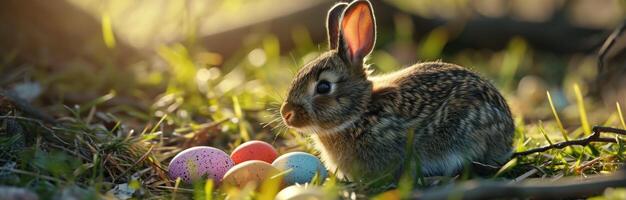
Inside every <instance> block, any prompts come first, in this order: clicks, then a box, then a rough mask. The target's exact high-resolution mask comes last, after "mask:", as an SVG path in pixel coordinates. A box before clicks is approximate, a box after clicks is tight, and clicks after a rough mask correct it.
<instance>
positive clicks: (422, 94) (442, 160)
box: [281, 0, 514, 180]
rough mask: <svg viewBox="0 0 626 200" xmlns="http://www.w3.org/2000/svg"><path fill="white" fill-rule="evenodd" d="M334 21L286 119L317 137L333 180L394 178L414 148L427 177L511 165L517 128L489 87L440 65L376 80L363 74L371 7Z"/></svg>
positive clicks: (335, 14) (338, 9)
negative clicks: (326, 45)
mask: <svg viewBox="0 0 626 200" xmlns="http://www.w3.org/2000/svg"><path fill="white" fill-rule="evenodd" d="M327 20H328V21H327V29H328V37H329V42H330V51H328V52H326V53H324V54H322V55H321V56H320V57H319V58H317V59H316V60H313V61H312V62H310V63H308V64H306V65H305V66H304V67H303V68H302V69H300V70H299V72H298V74H297V75H296V77H295V79H294V80H293V82H292V84H291V87H290V89H289V96H288V97H287V99H286V101H285V102H284V103H283V105H282V107H281V115H282V117H283V121H284V123H285V124H286V125H288V126H289V127H291V128H294V129H296V130H298V131H299V132H310V133H313V134H312V139H313V141H314V142H315V145H316V148H317V149H318V150H319V151H320V154H321V158H322V160H323V161H324V163H325V165H326V167H327V168H328V169H329V170H331V171H332V170H337V171H336V174H337V175H338V176H344V177H345V178H348V179H350V180H357V179H361V178H364V177H363V176H364V175H365V176H367V177H372V176H374V175H381V173H384V172H385V171H388V170H396V172H397V171H399V169H400V168H394V167H397V166H399V164H401V163H403V161H405V160H407V159H413V158H409V157H408V156H409V155H408V153H407V152H405V147H406V146H407V143H412V146H413V150H412V151H413V152H415V153H413V154H412V155H413V156H417V158H419V161H420V167H421V170H422V174H424V175H426V176H433V175H452V174H454V173H458V172H459V171H460V170H461V169H462V168H463V165H464V164H465V163H469V162H480V163H483V164H489V165H501V164H503V163H504V162H506V161H507V159H508V158H509V157H510V155H511V153H512V141H513V134H514V124H513V120H512V119H511V112H510V111H509V108H508V106H507V104H506V101H505V100H504V98H503V97H502V95H500V93H499V92H498V91H497V90H496V88H495V87H494V86H493V85H492V84H491V83H490V82H489V81H486V80H484V79H483V78H481V77H480V76H479V75H477V74H476V73H474V72H471V71H469V70H467V69H465V68H463V67H460V66H457V65H454V64H449V63H443V62H427V63H419V64H416V65H413V66H410V67H407V68H405V69H403V70H399V71H396V72H393V73H390V74H384V75H378V76H371V75H369V73H368V70H367V66H366V65H364V58H365V57H366V56H367V55H368V54H369V53H370V52H371V51H372V48H373V47H374V42H375V39H376V27H375V26H376V25H375V24H376V23H375V19H374V13H373V10H372V7H371V4H370V3H369V2H368V1H363V0H361V1H355V2H352V3H350V4H346V3H339V4H337V5H335V6H334V7H332V8H331V9H330V11H329V12H328V19H327ZM410 130H413V133H414V139H413V141H407V140H408V138H407V137H408V135H409V132H410Z"/></svg>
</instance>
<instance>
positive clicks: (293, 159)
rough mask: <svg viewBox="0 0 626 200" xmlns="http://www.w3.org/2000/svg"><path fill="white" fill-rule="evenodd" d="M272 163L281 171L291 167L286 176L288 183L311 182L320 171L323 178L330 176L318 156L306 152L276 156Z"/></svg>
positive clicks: (285, 180) (285, 181)
mask: <svg viewBox="0 0 626 200" xmlns="http://www.w3.org/2000/svg"><path fill="white" fill-rule="evenodd" d="M272 165H273V166H274V167H276V168H277V169H279V170H280V171H285V170H289V169H291V171H290V172H288V173H287V174H285V177H284V183H285V184H287V185H292V184H295V183H300V184H304V183H308V182H311V181H312V180H313V177H314V176H315V174H316V173H319V175H320V176H321V178H322V180H324V179H326V177H327V176H328V172H326V168H324V165H323V164H322V162H321V161H320V160H319V159H317V157H315V156H313V155H311V154H308V153H304V152H291V153H287V154H284V155H282V156H280V157H278V158H276V160H274V162H273V163H272Z"/></svg>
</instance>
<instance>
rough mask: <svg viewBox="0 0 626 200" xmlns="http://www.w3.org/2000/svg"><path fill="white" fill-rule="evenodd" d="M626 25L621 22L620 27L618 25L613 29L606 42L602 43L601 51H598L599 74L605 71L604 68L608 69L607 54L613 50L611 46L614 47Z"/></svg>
mask: <svg viewBox="0 0 626 200" xmlns="http://www.w3.org/2000/svg"><path fill="white" fill-rule="evenodd" d="M625 25H626V24H621V25H620V26H619V27H617V28H616V29H615V30H614V31H613V33H611V35H609V37H608V38H607V39H606V41H604V44H602V48H600V51H599V52H598V73H599V74H601V73H602V72H604V70H606V63H605V62H606V56H607V54H608V53H609V51H610V50H611V48H613V45H614V44H615V42H616V41H617V38H618V36H619V35H621V34H622V32H624V29H626V26H625Z"/></svg>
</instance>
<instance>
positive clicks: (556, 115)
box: [546, 91, 569, 141]
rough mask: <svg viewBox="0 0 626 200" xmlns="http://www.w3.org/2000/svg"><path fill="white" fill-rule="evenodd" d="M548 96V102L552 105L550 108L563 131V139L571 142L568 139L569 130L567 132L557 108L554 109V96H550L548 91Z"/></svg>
mask: <svg viewBox="0 0 626 200" xmlns="http://www.w3.org/2000/svg"><path fill="white" fill-rule="evenodd" d="M546 95H548V102H549V103H550V108H551V109H552V115H554V119H556V124H557V125H558V126H559V129H560V130H561V134H563V138H564V139H565V141H569V138H568V137H567V130H565V127H564V126H563V123H562V122H561V118H560V117H559V114H558V113H557V112H556V107H554V103H553V102H552V96H550V91H546Z"/></svg>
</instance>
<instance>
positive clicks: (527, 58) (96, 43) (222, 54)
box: [0, 0, 626, 194]
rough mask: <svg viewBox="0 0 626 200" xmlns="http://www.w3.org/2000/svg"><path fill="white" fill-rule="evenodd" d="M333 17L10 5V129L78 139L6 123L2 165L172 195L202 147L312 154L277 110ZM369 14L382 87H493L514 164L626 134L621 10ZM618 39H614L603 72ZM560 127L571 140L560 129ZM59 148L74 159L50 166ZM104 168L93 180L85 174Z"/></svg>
mask: <svg viewBox="0 0 626 200" xmlns="http://www.w3.org/2000/svg"><path fill="white" fill-rule="evenodd" d="M336 2H337V1H332V0H291V1H280V0H254V1H250V0H228V1H227V0H134V1H128V0H56V1H43V0H3V1H0V114H2V116H5V115H16V116H26V117H29V118H28V119H30V118H33V119H38V120H42V121H44V122H46V123H53V122H54V121H55V120H57V122H62V126H61V125H59V126H60V127H62V128H58V127H54V128H55V129H54V132H55V133H57V134H58V135H62V136H67V138H65V137H63V139H58V138H51V137H50V134H49V133H48V132H46V130H43V129H34V130H35V131H23V130H33V128H32V126H34V127H38V126H39V125H38V124H36V123H22V124H20V125H15V123H13V125H11V123H12V122H11V121H10V120H7V122H3V123H2V124H1V125H2V126H0V165H2V166H5V167H6V166H13V167H15V166H17V168H16V169H20V170H24V171H35V172H42V173H44V172H45V173H44V174H49V175H51V176H53V177H58V176H70V177H72V176H76V177H79V178H77V180H79V181H78V182H79V183H81V184H84V185H86V186H88V187H93V188H95V189H94V190H95V191H102V190H109V189H111V188H113V186H115V184H118V183H125V182H129V183H133V182H132V180H134V179H132V178H131V177H130V174H131V173H127V172H135V171H137V170H141V169H144V168H147V170H151V171H150V172H149V173H146V174H139V175H138V177H141V179H142V180H143V181H144V182H142V184H144V185H148V186H146V187H149V188H150V189H151V191H153V192H154V191H160V190H165V191H169V190H167V187H171V186H172V184H171V182H172V181H168V179H167V177H165V176H164V175H163V167H159V166H161V164H163V163H166V162H167V161H168V160H169V159H171V157H172V156H174V155H175V154H176V153H177V152H179V151H181V150H182V149H185V148H187V147H190V146H197V145H210V146H214V147H218V148H221V149H223V150H225V151H226V152H229V150H232V148H233V147H235V146H237V145H239V144H240V143H241V142H243V141H247V140H251V139H260V140H264V141H268V142H271V143H272V144H273V145H274V146H276V147H277V148H278V149H279V152H281V153H284V152H287V151H292V150H294V149H299V150H306V151H309V152H311V151H312V148H311V146H310V143H308V142H307V140H306V137H305V136H303V135H301V134H297V133H294V132H293V131H289V130H287V129H285V128H284V127H282V126H281V125H280V118H279V115H278V111H277V108H278V107H279V105H280V103H281V102H282V99H283V97H284V95H285V93H286V89H287V87H288V86H289V84H290V82H291V79H292V77H293V75H294V73H295V72H297V70H298V69H299V68H300V67H301V66H302V65H304V64H305V63H307V62H309V61H310V60H312V59H314V58H315V57H316V56H318V55H319V54H320V53H322V52H324V51H326V50H327V46H328V45H327V43H326V30H325V27H324V26H325V20H326V12H327V10H328V9H329V8H330V7H331V6H332V5H333V4H335V3H336ZM372 4H373V6H374V11H375V15H376V17H377V24H378V27H377V28H378V39H377V43H376V47H375V50H374V52H373V53H372V54H371V56H370V57H371V59H370V60H369V63H371V64H373V66H374V69H375V70H376V71H375V72H374V74H382V73H385V72H390V71H394V70H398V69H401V68H403V67H406V66H410V65H412V64H414V63H417V62H422V61H433V60H442V61H444V62H450V63H455V64H459V65H462V66H465V67H468V68H471V69H472V70H474V71H477V72H479V73H481V74H482V75H483V76H485V77H486V78H488V79H490V80H492V81H493V83H494V84H495V85H496V86H497V87H498V88H499V89H500V90H501V91H502V93H503V94H504V96H505V97H506V99H507V101H508V103H509V104H510V106H511V108H512V110H513V114H514V117H515V118H516V123H517V125H518V137H517V138H519V139H518V141H516V146H518V149H517V150H523V146H525V145H526V144H529V141H530V140H526V139H525V138H526V137H529V138H534V139H537V140H536V141H537V142H534V143H532V142H531V144H532V145H531V146H538V145H540V144H544V143H545V141H544V137H545V138H547V137H548V136H546V133H547V135H551V137H553V138H554V137H559V138H561V133H563V134H564V135H563V137H565V134H571V135H570V137H572V138H574V137H577V136H580V135H581V134H583V133H586V134H590V130H589V126H590V124H591V125H595V124H604V125H610V126H616V127H618V126H619V125H620V123H619V117H618V115H617V114H616V113H617V111H616V110H617V109H616V107H617V106H616V102H620V104H621V105H622V107H623V106H624V105H626V79H624V78H622V77H624V76H625V75H626V52H625V51H623V49H625V48H626V39H625V38H626V36H623V33H622V32H623V31H622V30H621V29H619V27H621V26H622V24H623V23H624V19H625V18H624V17H625V14H626V13H625V12H626V3H625V2H624V1H620V0H509V1H507V0H436V1H435V0H432V1H431V0H415V1H414V0H410V1H409V0H372ZM614 30H617V31H614ZM612 33H614V34H613V36H614V37H613V38H614V39H615V40H613V43H611V45H608V46H610V47H611V48H607V49H608V50H607V51H605V54H604V55H605V56H604V57H603V59H599V57H598V52H599V51H600V49H601V48H602V47H603V44H604V43H605V40H606V39H607V38H608V37H609V36H610V35H611V34H612ZM547 92H549V94H550V97H551V99H549V98H548V94H547ZM577 94H579V95H577ZM7 98H8V99H9V101H7ZM549 100H552V105H554V109H555V110H554V113H553V110H552V109H551V107H550V101H549ZM7 102H13V103H7ZM7 105H8V106H7ZM16 110H17V111H16ZM16 113H17V114H16ZM556 113H558V114H559V115H560V119H561V120H562V121H563V126H564V127H560V126H561V125H560V123H556V122H554V119H555V118H554V115H555V114H556ZM542 121H545V125H546V127H545V133H544V127H543V124H544V123H542ZM9 122H11V123H9ZM538 122H539V123H538ZM7 123H8V125H7ZM622 123H623V122H622ZM41 126H43V125H41ZM624 126H625V127H626V124H625V125H624ZM12 127H13V128H12ZM16 127H18V128H19V129H17V128H16ZM22 128H23V129H22ZM559 129H560V131H559ZM139 130H143V131H142V132H141V134H137V133H139V132H140V131H139ZM149 130H151V131H149ZM20 131H22V132H20ZM37 131H38V132H37ZM134 131H136V132H134ZM539 132H541V133H543V135H542V134H538V133H539ZM13 133H24V134H23V135H24V136H21V135H22V134H13ZM33 133H37V134H35V136H32V134H33ZM144 133H146V134H145V135H144ZM530 133H533V134H530ZM29 134H31V135H29ZM133 134H134V135H133ZM524 134H528V135H527V136H526V135H524ZM31 136H32V137H31ZM131 136H132V137H131ZM24 138H26V139H24ZM33 138H37V139H33ZM41 138H43V140H44V142H43V143H41ZM75 138H90V139H89V140H77V139H75ZM129 138H133V139H129ZM135 138H139V139H137V140H135ZM18 140H19V141H22V142H21V143H19V142H15V141H18ZM129 140H130V141H129ZM34 141H37V143H36V144H35V142H34ZM64 141H69V143H72V144H75V146H71V145H70V146H67V145H66V144H67V143H64ZM33 145H34V146H35V147H32V148H31V147H29V146H33ZM25 147H28V148H25ZM40 147H41V148H40ZM122 147H127V148H122ZM148 147H149V149H148ZM153 147H154V148H153ZM29 148H30V149H29ZM67 148H69V149H67ZM42 149H46V150H42ZM50 149H55V150H56V151H50V152H62V153H60V154H58V155H63V156H54V155H57V154H54V155H53V156H46V155H49V154H48V150H50ZM620 149H621V148H620ZM76 152H78V153H76ZM146 152H147V153H146ZM144 153H145V154H144ZM149 153H151V154H149ZM75 154H77V155H79V156H74V155H75ZM18 155H20V156H18ZM23 155H30V156H23ZM111 155H112V156H111ZM144 155H150V159H145V158H146V156H144ZM152 156H154V159H152ZM91 158H93V159H91ZM31 159H32V160H31ZM99 159H102V160H99ZM144 159H145V160H144ZM590 159H592V158H590ZM60 160H61V161H62V162H61V161H60ZM68 160H69V161H71V160H78V161H77V162H69V161H68ZM139 161H141V162H139ZM16 163H18V164H19V163H21V164H19V165H16ZM33 163H34V164H33ZM81 163H84V164H82V165H81ZM120 163H121V164H120ZM11 164H12V165H11ZM138 164H139V165H138ZM66 165H67V166H66ZM79 165H80V166H81V167H78V166H79ZM99 165H102V166H103V167H102V168H97V167H96V168H94V172H93V173H92V174H95V175H90V174H89V170H86V169H90V168H91V167H93V166H99ZM72 169H76V171H72ZM85 174H87V175H85ZM103 174H105V175H104V178H101V179H98V180H104V181H106V182H105V183H103V185H104V186H103V187H104V189H102V188H100V185H99V183H98V182H97V181H89V180H91V179H93V178H94V177H99V176H102V175H103ZM5 175H6V174H4V175H3V174H0V180H2V181H0V182H1V183H3V184H9V185H20V186H27V187H31V188H36V190H37V192H38V193H40V194H48V193H50V194H53V193H55V192H56V191H55V189H54V188H52V189H51V188H49V187H50V185H52V184H49V183H47V182H44V183H37V184H39V185H37V184H34V183H31V182H27V180H30V178H31V177H30V176H26V177H28V178H23V177H22V178H21V179H20V178H17V176H14V175H11V174H9V175H6V176H7V177H9V176H10V177H9V178H3V176H5ZM26 175H29V174H26ZM96 175H97V176H96ZM561 175H562V174H561ZM25 180H26V181H25ZM64 180H65V179H64ZM69 180H74V179H73V178H69ZM53 181H54V180H53ZM135 181H136V180H135ZM33 185H34V186H33ZM166 186H167V187H166ZM81 187H82V186H81ZM116 187H117V186H116ZM164 187H165V189H164ZM137 188H139V186H137Z"/></svg>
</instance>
